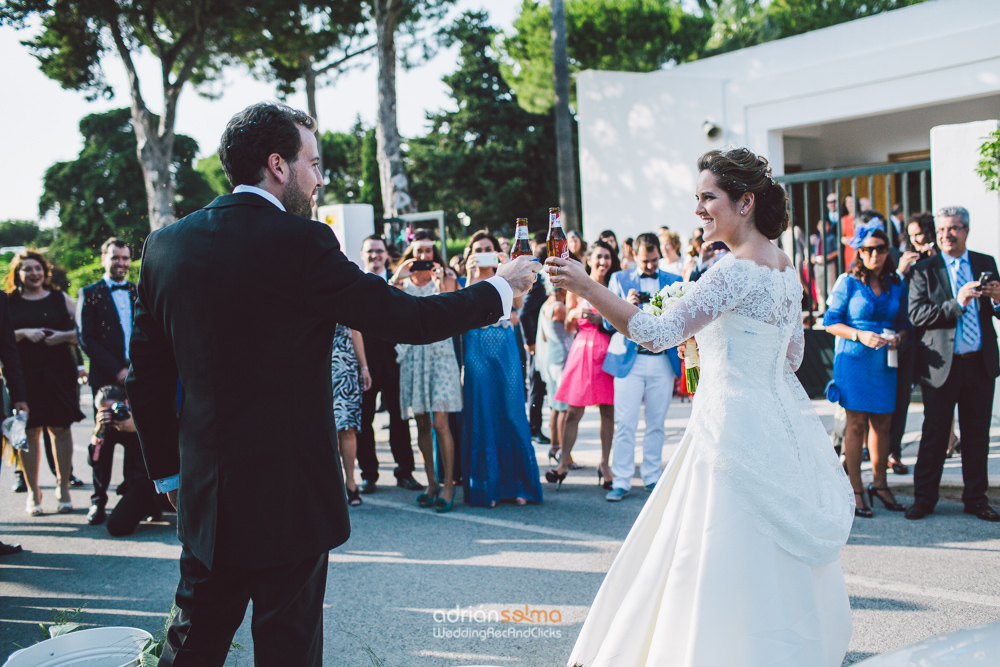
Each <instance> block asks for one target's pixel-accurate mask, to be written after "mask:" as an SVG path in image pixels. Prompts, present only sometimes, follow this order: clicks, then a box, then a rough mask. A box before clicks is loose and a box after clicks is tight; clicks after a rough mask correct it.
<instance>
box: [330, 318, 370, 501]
mask: <svg viewBox="0 0 1000 667" xmlns="http://www.w3.org/2000/svg"><path fill="white" fill-rule="evenodd" d="M330 374H331V376H332V377H333V416H334V419H335V421H336V422H337V441H338V442H339V443H340V457H341V458H342V459H343V461H344V480H345V482H346V484H347V502H348V504H350V505H352V506H357V505H360V504H361V491H360V490H359V489H358V485H357V484H356V483H355V482H354V459H355V456H357V451H358V439H357V438H358V429H360V428H361V392H362V391H368V388H369V387H371V386H372V376H371V375H370V374H369V373H368V362H367V361H366V360H365V346H364V343H363V342H362V340H361V334H360V333H358V332H357V331H354V330H352V329H348V328H347V327H345V326H344V325H342V324H338V325H337V330H336V332H335V333H334V334H333V351H332V352H331V354H330Z"/></svg>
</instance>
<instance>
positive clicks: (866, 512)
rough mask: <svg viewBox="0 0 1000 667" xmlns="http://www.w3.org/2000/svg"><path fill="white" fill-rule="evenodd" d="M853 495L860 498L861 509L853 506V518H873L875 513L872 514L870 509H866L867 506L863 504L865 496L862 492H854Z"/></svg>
mask: <svg viewBox="0 0 1000 667" xmlns="http://www.w3.org/2000/svg"><path fill="white" fill-rule="evenodd" d="M854 495H855V497H858V498H861V507H858V506H857V505H856V504H855V506H854V516H860V517H864V518H866V519H870V518H872V517H873V516H875V513H874V512H872V509H871V508H870V507H868V504H867V503H866V502H865V494H864V492H862V491H855V492H854Z"/></svg>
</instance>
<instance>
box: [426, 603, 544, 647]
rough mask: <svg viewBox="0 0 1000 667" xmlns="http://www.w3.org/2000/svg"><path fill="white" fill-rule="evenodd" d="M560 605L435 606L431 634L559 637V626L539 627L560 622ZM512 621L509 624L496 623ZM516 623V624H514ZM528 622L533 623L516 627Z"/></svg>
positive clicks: (489, 636) (484, 637)
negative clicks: (548, 606) (442, 607)
mask: <svg viewBox="0 0 1000 667" xmlns="http://www.w3.org/2000/svg"><path fill="white" fill-rule="evenodd" d="M562 616H563V615H562V612H561V611H560V610H559V609H545V608H534V607H531V606H529V605H524V606H523V607H516V608H506V607H504V608H496V609H484V608H482V607H465V608H462V607H459V606H458V605H455V608H454V609H438V610H435V611H434V612H433V614H432V617H433V619H434V622H435V623H437V624H438V625H436V626H435V627H434V637H435V638H437V639H480V640H486V639H559V638H561V637H562V630H561V629H560V628H553V627H542V626H544V625H553V624H559V623H562ZM458 623H462V624H465V623H472V624H487V623H489V624H498V625H489V626H487V627H475V626H471V627H470V626H462V627H449V626H448V624H458ZM499 624H511V625H506V626H503V625H499ZM515 624H516V625H515ZM525 624H529V625H531V626H534V627H518V626H523V625H525Z"/></svg>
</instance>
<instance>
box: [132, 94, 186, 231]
mask: <svg viewBox="0 0 1000 667" xmlns="http://www.w3.org/2000/svg"><path fill="white" fill-rule="evenodd" d="M137 88H138V87H137V86H136V89H137ZM173 104H174V106H173V107H170V106H169V105H170V99H169V97H168V100H167V102H166V105H167V106H168V109H169V110H170V112H168V113H164V114H163V118H161V119H160V123H159V126H157V123H156V122H155V118H154V116H153V114H152V113H151V112H150V111H149V109H148V108H146V105H145V103H144V102H143V100H142V97H141V96H139V95H135V94H133V96H132V126H133V129H134V131H135V138H136V153H137V154H138V157H139V164H140V165H141V166H142V180H143V183H145V185H146V204H147V205H148V206H149V227H150V230H151V231H155V230H157V229H159V228H160V227H166V226H167V225H169V224H171V223H172V222H174V221H175V220H176V219H177V217H176V216H175V215H174V201H175V199H176V193H177V184H176V182H175V181H174V174H173V171H172V170H171V168H170V166H171V163H172V161H173V160H172V158H173V154H174V128H173V119H174V117H175V116H174V113H172V111H173V109H175V108H176V99H175V100H174V101H173ZM168 122H169V123H170V125H169V126H167V123H168Z"/></svg>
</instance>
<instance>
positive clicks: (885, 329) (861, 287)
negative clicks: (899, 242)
mask: <svg viewBox="0 0 1000 667" xmlns="http://www.w3.org/2000/svg"><path fill="white" fill-rule="evenodd" d="M857 251H858V252H857V253H856V254H855V256H854V260H853V261H852V262H851V265H850V267H848V269H847V272H846V273H844V275H842V276H840V278H839V279H838V280H837V284H836V285H835V286H834V288H833V292H832V293H831V294H830V300H829V303H828V305H827V310H826V315H825V316H824V317H823V325H824V326H825V327H826V330H827V331H828V332H830V333H832V334H833V335H835V336H837V343H836V347H835V354H834V358H833V382H831V383H830V385H829V386H828V388H827V396H828V398H829V399H830V400H831V401H834V402H837V401H839V402H840V405H841V406H843V408H844V409H845V410H846V411H847V431H846V433H845V434H844V459H845V468H846V469H847V474H848V476H849V477H850V478H851V486H853V487H854V495H855V499H856V509H855V511H854V513H855V515H856V516H860V517H866V518H870V517H872V516H874V513H873V512H872V510H871V508H870V507H869V505H868V502H871V503H872V504H874V502H875V498H876V497H877V498H878V499H879V500H881V501H882V504H883V506H884V507H885V508H886V509H887V510H890V511H892V512H902V511H903V510H905V509H906V508H905V507H903V506H902V505H900V504H899V503H897V502H896V499H895V497H894V496H893V495H892V491H890V490H889V487H888V484H886V478H885V475H886V467H887V464H888V460H889V424H890V422H891V420H892V413H893V411H894V410H895V405H896V368H895V364H892V365H890V364H891V361H892V357H895V351H896V348H897V347H898V345H899V343H900V342H901V341H903V340H906V339H907V338H909V337H910V335H911V334H912V330H913V327H912V326H911V325H910V322H909V319H908V318H907V314H906V309H907V307H906V287H905V285H904V284H903V282H902V280H900V278H899V275H898V274H897V273H896V262H895V260H893V259H892V258H891V257H890V256H889V237H888V236H886V233H885V232H884V231H882V230H881V229H870V230H866V232H865V233H864V235H863V237H862V238H861V239H860V243H859V245H858V247H857ZM866 431H867V432H868V448H869V450H870V451H871V457H872V476H873V483H872V484H869V485H868V489H867V494H868V498H867V500H868V502H866V498H865V492H864V491H863V486H862V481H861V457H862V447H863V442H864V439H865V432H866ZM858 500H860V502H858Z"/></svg>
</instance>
